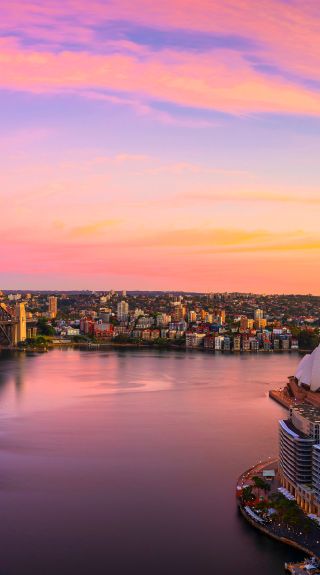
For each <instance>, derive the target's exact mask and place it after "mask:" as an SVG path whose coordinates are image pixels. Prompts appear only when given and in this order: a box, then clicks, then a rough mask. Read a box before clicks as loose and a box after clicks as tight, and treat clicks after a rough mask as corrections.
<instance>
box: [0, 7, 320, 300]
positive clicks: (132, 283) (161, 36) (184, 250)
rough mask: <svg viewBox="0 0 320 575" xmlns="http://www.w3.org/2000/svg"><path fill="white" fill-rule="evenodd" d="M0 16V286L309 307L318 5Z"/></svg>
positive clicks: (314, 282) (316, 165)
mask: <svg viewBox="0 0 320 575" xmlns="http://www.w3.org/2000/svg"><path fill="white" fill-rule="evenodd" d="M0 8H1V22H0V31H1V33H0V87H1V91H0V125H1V131H0V149H1V154H0V164H1V166H0V168H1V169H0V199H1V204H0V205H1V225H0V241H1V244H0V246H1V248H0V289H101V290H103V289H106V290H107V289H128V290H130V289H165V290H173V289H176V290H186V291H188V290H190V291H191V290H194V291H259V292H290V293H293V292H298V293H315V294H320V266H319V255H320V224H319V222H320V194H319V181H320V131H319V130H320V41H319V38H320V3H319V2H316V1H315V0H259V2H257V1H256V0H233V1H231V0H230V1H229V0H198V1H197V2H195V1H194V0H161V1H160V2H154V1H152V0H110V1H109V0H104V1H102V0H97V1H96V0H90V2H89V0H87V1H85V0H64V1H61V0H59V1H58V0H34V1H30V2H28V1H26V0H12V1H10V2H8V1H6V0H0Z"/></svg>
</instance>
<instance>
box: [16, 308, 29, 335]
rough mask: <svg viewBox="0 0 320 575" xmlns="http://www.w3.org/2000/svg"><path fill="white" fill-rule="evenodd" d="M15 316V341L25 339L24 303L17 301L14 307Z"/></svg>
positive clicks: (25, 318) (25, 319)
mask: <svg viewBox="0 0 320 575" xmlns="http://www.w3.org/2000/svg"><path fill="white" fill-rule="evenodd" d="M15 316H16V319H17V320H18V325H17V341H18V342H19V341H25V339H26V338H27V317H26V308H25V304H24V303H17V304H16V308H15Z"/></svg>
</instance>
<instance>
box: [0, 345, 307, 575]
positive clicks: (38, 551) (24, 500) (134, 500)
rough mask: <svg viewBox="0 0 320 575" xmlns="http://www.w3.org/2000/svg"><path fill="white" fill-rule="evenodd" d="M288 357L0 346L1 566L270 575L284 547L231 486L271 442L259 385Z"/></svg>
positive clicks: (264, 386)
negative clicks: (260, 529)
mask: <svg viewBox="0 0 320 575" xmlns="http://www.w3.org/2000/svg"><path fill="white" fill-rule="evenodd" d="M296 362H297V358H296V357H295V356H294V355H292V356H290V355H284V354H283V355H281V356H280V355H276V354H270V355H259V356H255V355H247V356H235V355H229V356H223V355H220V356H219V355H215V356H213V355H210V354H201V353H194V354H184V353H181V352H177V353H176V352H170V353H166V352H157V351H145V350H143V351H140V350H137V351H136V350H129V351H128V350H121V351H112V350H111V351H106V352H99V351H83V352H82V351H79V350H73V349H70V350H55V351H53V352H49V353H47V354H41V355H39V356H32V357H31V356H30V357H27V356H24V355H23V354H14V355H10V354H2V355H0V409H1V414H2V416H5V417H4V418H3V419H2V421H1V430H0V431H1V444H0V445H1V472H0V484H1V486H2V489H1V490H0V510H1V518H2V519H1V522H0V539H1V543H2V553H1V558H0V573H2V572H3V573H5V574H6V575H20V573H46V575H51V574H52V575H53V574H54V575H56V574H57V573H62V574H68V575H69V574H77V575H82V574H86V575H87V574H88V573H92V574H93V575H96V574H97V575H99V574H100V573H101V574H102V573H103V574H105V573H106V572H108V573H111V574H112V575H114V574H115V575H117V574H121V575H122V574H125V573H127V572H132V571H133V572H139V573H140V574H142V575H144V574H147V573H148V574H150V573H152V574H153V575H154V574H157V573H159V574H161V575H167V574H171V573H174V574H180V573H183V574H187V575H188V574H189V573H190V575H191V574H192V575H194V574H195V573H201V575H207V574H208V575H209V573H210V575H211V574H212V573H219V575H220V574H221V575H229V574H230V575H233V574H234V573H246V574H251V573H252V574H256V573H257V569H258V570H259V573H260V574H261V575H266V574H277V573H279V575H280V573H282V572H283V562H284V561H285V560H292V559H294V558H296V557H297V554H296V553H295V551H294V550H292V549H290V548H288V547H286V546H282V545H280V544H279V543H277V542H274V541H272V540H269V539H267V538H266V537H263V536H261V535H260V534H258V533H257V532H256V531H255V530H254V529H253V528H251V527H250V526H249V525H248V524H246V523H245V522H244V520H243V518H242V517H241V516H239V515H238V513H237V508H236V505H235V497H234V489H235V481H236V478H237V477H238V475H239V474H240V473H241V472H242V471H243V469H244V468H247V467H249V466H250V465H251V464H253V463H255V461H256V460H259V459H266V458H267V457H269V456H272V455H273V454H274V452H275V451H276V449H277V425H276V422H277V419H278V418H279V417H280V416H282V414H283V410H282V408H281V407H279V406H278V405H277V404H275V403H274V402H272V401H271V400H269V398H268V396H267V392H268V389H269V388H270V387H273V386H278V385H280V384H281V383H283V381H284V380H285V378H286V377H287V375H288V374H290V373H292V372H293V370H294V366H295V364H296ZM17 390H18V391H17ZM17 397H18V401H17ZM17 549H19V553H17V552H16V550H17ZM298 556H299V555H298ZM1 566H2V571H1Z"/></svg>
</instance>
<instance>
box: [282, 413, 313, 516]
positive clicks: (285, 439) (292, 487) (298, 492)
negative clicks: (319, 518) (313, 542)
mask: <svg viewBox="0 0 320 575" xmlns="http://www.w3.org/2000/svg"><path fill="white" fill-rule="evenodd" d="M319 427H320V411H319V410H318V409H316V408H315V407H313V406H311V405H308V404H302V405H300V406H296V407H293V408H292V409H291V410H290V418H289V419H286V420H280V422H279V452H280V453H279V472H280V478H281V483H282V485H283V486H284V487H285V488H286V489H288V491H290V493H292V495H294V497H295V498H296V500H297V503H298V504H299V505H300V506H301V507H302V508H303V509H304V510H305V511H306V512H307V513H317V514H318V515H320V445H319Z"/></svg>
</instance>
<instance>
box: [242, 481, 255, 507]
mask: <svg viewBox="0 0 320 575" xmlns="http://www.w3.org/2000/svg"><path fill="white" fill-rule="evenodd" d="M241 499H242V502H243V503H249V502H250V501H254V500H255V496H254V495H253V493H252V486H251V485H247V486H246V487H244V488H243V490H242V495H241Z"/></svg>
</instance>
